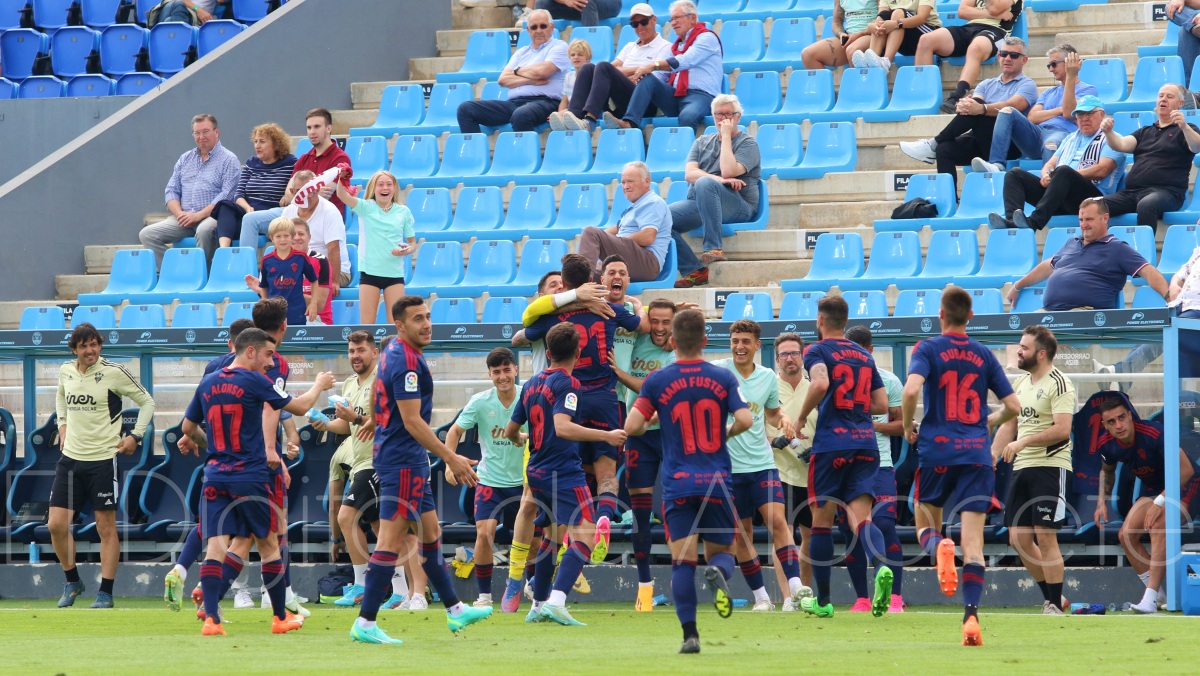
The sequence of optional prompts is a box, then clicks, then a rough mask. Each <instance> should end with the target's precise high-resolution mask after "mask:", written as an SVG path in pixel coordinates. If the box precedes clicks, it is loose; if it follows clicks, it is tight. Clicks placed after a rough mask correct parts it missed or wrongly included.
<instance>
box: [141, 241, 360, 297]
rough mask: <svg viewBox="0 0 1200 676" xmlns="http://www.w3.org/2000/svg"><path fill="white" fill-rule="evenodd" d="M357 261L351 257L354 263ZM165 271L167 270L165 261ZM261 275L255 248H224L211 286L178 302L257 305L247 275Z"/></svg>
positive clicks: (213, 268) (218, 255)
mask: <svg viewBox="0 0 1200 676" xmlns="http://www.w3.org/2000/svg"><path fill="white" fill-rule="evenodd" d="M346 255H349V254H348V253H347V254H346ZM355 258H356V257H351V260H354V259H355ZM163 269H164V270H165V269H166V258H165V257H164V258H163ZM258 274H259V258H258V252H257V251H256V249H255V248H254V247H253V246H242V247H221V248H220V249H217V252H216V253H215V254H213V261H212V266H211V268H210V270H209V276H208V282H207V283H206V284H204V286H203V287H202V288H200V289H199V290H196V291H180V292H179V299H180V300H181V301H183V302H187V303H220V302H222V301H225V300H230V301H238V302H248V301H254V300H257V299H258V294H257V293H255V292H253V291H251V290H250V289H248V288H246V275H254V276H256V277H257V276H258ZM155 290H156V291H157V289H155Z"/></svg>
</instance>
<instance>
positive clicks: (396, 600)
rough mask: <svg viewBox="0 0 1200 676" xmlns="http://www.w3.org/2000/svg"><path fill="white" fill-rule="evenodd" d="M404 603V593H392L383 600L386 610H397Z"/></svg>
mask: <svg viewBox="0 0 1200 676" xmlns="http://www.w3.org/2000/svg"><path fill="white" fill-rule="evenodd" d="M403 604H404V595H403V594H392V595H391V596H389V597H388V600H386V601H384V602H383V608H384V609H385V610H395V609H397V608H399V607H400V606H401V605H403Z"/></svg>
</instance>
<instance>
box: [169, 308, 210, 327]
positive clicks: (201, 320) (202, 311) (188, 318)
mask: <svg viewBox="0 0 1200 676" xmlns="http://www.w3.org/2000/svg"><path fill="white" fill-rule="evenodd" d="M216 325H217V308H216V306H214V305H213V304H212V303H185V304H181V305H177V306H176V307H175V313H174V314H172V315H171V328H173V329H195V328H209V327H212V326H216Z"/></svg>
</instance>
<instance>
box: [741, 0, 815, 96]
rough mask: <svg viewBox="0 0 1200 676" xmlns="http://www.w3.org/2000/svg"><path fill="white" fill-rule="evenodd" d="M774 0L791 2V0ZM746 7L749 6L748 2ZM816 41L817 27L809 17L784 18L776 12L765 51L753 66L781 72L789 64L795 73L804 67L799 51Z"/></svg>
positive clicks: (769, 0)
mask: <svg viewBox="0 0 1200 676" xmlns="http://www.w3.org/2000/svg"><path fill="white" fill-rule="evenodd" d="M757 1H758V2H760V3H762V2H772V1H773V0H757ZM774 1H776V2H788V3H790V2H792V0H774ZM750 2H756V0H750ZM747 7H749V4H748V5H747ZM754 18H758V17H754ZM816 41H817V27H816V24H815V23H813V20H812V19H811V18H808V17H796V18H791V19H784V18H781V17H780V16H778V15H777V14H776V15H775V21H774V23H772V24H771V39H770V40H768V41H767V51H766V53H765V54H764V55H763V57H762V60H761V61H759V62H758V64H757V65H756V66H755V67H756V68H759V69H761V70H775V71H781V72H782V71H783V70H784V69H785V68H788V67H789V66H790V67H792V68H795V69H796V70H795V71H793V74H795V72H797V71H799V70H800V69H802V68H804V64H802V63H801V62H800V52H802V51H804V48H805V47H807V46H809V45H811V44H812V43H814V42H816ZM789 87H790V83H789Z"/></svg>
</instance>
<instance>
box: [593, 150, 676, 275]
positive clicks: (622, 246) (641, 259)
mask: <svg viewBox="0 0 1200 676" xmlns="http://www.w3.org/2000/svg"><path fill="white" fill-rule="evenodd" d="M650 187H651V177H650V168H649V167H647V166H646V163H645V162H630V163H629V164H626V165H625V168H624V169H623V170H622V171H621V190H623V191H624V192H625V197H626V198H627V199H628V200H629V206H628V207H626V209H625V212H624V213H622V214H621V220H620V222H618V223H617V224H616V225H614V226H612V227H611V228H608V229H607V230H601V229H600V228H597V227H594V226H591V227H587V228H584V229H583V235H582V236H581V237H580V240H579V253H580V255H582V256H584V257H586V258H587V259H588V260H589V261H593V262H594V261H602V260H604V259H605V258H608V257H609V256H611V255H613V254H616V255H618V256H620V257H621V258H623V259H625V264H626V265H627V266H628V267H629V281H631V282H649V281H652V280H654V279H657V278H658V273H659V272H660V271H662V266H663V261H665V260H666V257H667V248H668V247H669V246H670V244H671V210H670V209H669V208H668V207H667V203H666V202H664V201H663V198H661V197H659V196H658V193H657V192H655V191H653V190H651V189H650ZM594 278H595V279H596V280H599V279H600V269H599V267H597V268H596V272H595V273H594Z"/></svg>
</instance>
